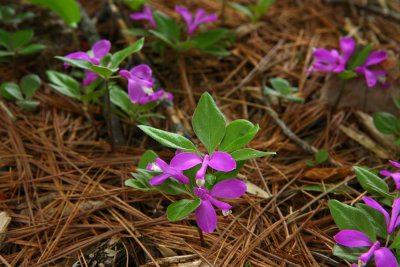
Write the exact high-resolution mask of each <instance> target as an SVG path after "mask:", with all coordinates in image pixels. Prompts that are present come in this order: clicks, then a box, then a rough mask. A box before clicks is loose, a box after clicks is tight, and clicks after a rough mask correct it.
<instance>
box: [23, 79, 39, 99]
mask: <svg viewBox="0 0 400 267" xmlns="http://www.w3.org/2000/svg"><path fill="white" fill-rule="evenodd" d="M40 84H41V81H40V78H39V76H37V75H36V74H29V75H26V76H24V77H22V79H21V81H20V87H21V90H22V92H23V93H24V94H25V98H30V97H32V96H33V94H34V93H35V92H36V91H37V90H38V89H39V88H40Z"/></svg>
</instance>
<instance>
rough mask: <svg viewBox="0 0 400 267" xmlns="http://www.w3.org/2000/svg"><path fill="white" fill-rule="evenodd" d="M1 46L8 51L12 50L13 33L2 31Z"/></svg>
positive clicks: (0, 35) (0, 34)
mask: <svg viewBox="0 0 400 267" xmlns="http://www.w3.org/2000/svg"><path fill="white" fill-rule="evenodd" d="M0 46H4V47H5V48H7V50H10V49H11V33H9V32H8V31H5V30H0Z"/></svg>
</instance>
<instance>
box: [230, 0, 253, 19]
mask: <svg viewBox="0 0 400 267" xmlns="http://www.w3.org/2000/svg"><path fill="white" fill-rule="evenodd" d="M229 5H230V6H231V7H233V8H234V9H236V10H237V11H239V12H242V13H243V14H245V15H247V16H248V17H250V18H252V17H253V12H252V11H251V10H250V9H248V8H247V7H246V6H244V5H240V4H236V3H229Z"/></svg>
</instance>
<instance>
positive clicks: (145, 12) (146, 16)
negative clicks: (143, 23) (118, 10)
mask: <svg viewBox="0 0 400 267" xmlns="http://www.w3.org/2000/svg"><path fill="white" fill-rule="evenodd" d="M130 18H131V19H133V20H142V19H143V20H147V21H149V22H150V24H151V26H152V27H153V28H157V25H156V22H155V20H154V17H153V12H152V11H151V8H150V7H148V6H144V7H143V9H142V12H136V13H132V14H131V15H130Z"/></svg>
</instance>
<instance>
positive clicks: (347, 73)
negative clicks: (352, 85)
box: [338, 70, 357, 81]
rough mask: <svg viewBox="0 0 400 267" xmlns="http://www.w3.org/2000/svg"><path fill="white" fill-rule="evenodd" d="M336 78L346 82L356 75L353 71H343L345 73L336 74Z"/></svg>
mask: <svg viewBox="0 0 400 267" xmlns="http://www.w3.org/2000/svg"><path fill="white" fill-rule="evenodd" d="M338 77H339V79H341V80H342V81H346V80H348V79H351V78H354V77H357V73H355V72H354V71H351V70H345V71H342V72H340V73H338Z"/></svg>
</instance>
